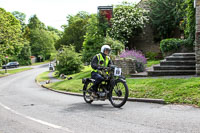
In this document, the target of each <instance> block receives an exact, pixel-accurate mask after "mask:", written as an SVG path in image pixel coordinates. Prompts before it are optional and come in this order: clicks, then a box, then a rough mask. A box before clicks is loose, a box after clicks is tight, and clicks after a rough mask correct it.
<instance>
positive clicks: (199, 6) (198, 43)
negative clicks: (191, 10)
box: [195, 0, 200, 76]
mask: <svg viewBox="0 0 200 133" xmlns="http://www.w3.org/2000/svg"><path fill="white" fill-rule="evenodd" d="M195 2H196V3H195V4H196V35H195V53H196V74H197V75H198V76H200V0H195Z"/></svg>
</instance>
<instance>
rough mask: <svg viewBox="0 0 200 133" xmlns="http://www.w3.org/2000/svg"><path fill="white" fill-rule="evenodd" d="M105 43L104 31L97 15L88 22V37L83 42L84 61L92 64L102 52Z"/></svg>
mask: <svg viewBox="0 0 200 133" xmlns="http://www.w3.org/2000/svg"><path fill="white" fill-rule="evenodd" d="M103 42H104V29H102V28H101V26H100V25H99V22H98V18H97V15H96V14H93V15H91V18H90V19H89V20H88V25H87V29H86V35H85V38H84V42H83V55H82V57H83V61H84V62H90V61H91V59H92V57H93V56H94V55H96V54H97V53H99V52H100V50H101V46H102V45H103Z"/></svg>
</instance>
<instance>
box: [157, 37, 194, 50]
mask: <svg viewBox="0 0 200 133" xmlns="http://www.w3.org/2000/svg"><path fill="white" fill-rule="evenodd" d="M181 46H185V47H186V48H188V50H190V49H192V48H193V41H192V39H190V38H188V39H176V38H169V39H164V40H162V41H161V42H160V49H161V51H162V53H166V52H176V51H177V50H179V48H180V47H181Z"/></svg>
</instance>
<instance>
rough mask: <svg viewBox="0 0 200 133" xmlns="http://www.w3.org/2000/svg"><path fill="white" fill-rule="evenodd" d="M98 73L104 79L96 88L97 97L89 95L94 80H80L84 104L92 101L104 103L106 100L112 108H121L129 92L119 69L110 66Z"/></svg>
mask: <svg viewBox="0 0 200 133" xmlns="http://www.w3.org/2000/svg"><path fill="white" fill-rule="evenodd" d="M99 73H101V75H102V76H103V77H104V80H103V81H102V82H101V83H100V84H99V86H98V92H97V97H93V96H92V95H91V94H92V86H93V84H94V82H95V80H94V79H91V78H84V79H82V83H83V84H84V86H83V98H84V100H85V102H86V103H92V102H93V101H94V100H102V101H105V100H106V99H108V100H109V101H110V102H111V104H112V105H113V106H114V107H116V108H120V107H122V106H123V105H124V104H125V103H126V101H127V99H128V95H129V90H128V86H127V84H126V80H125V77H123V76H122V72H121V68H118V67H117V66H115V65H111V66H110V67H107V68H104V69H103V70H101V71H99Z"/></svg>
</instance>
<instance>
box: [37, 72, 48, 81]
mask: <svg viewBox="0 0 200 133" xmlns="http://www.w3.org/2000/svg"><path fill="white" fill-rule="evenodd" d="M48 74H49V71H46V72H43V73H41V74H39V75H38V76H37V77H36V80H37V81H38V82H43V81H46V80H49V76H48Z"/></svg>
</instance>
